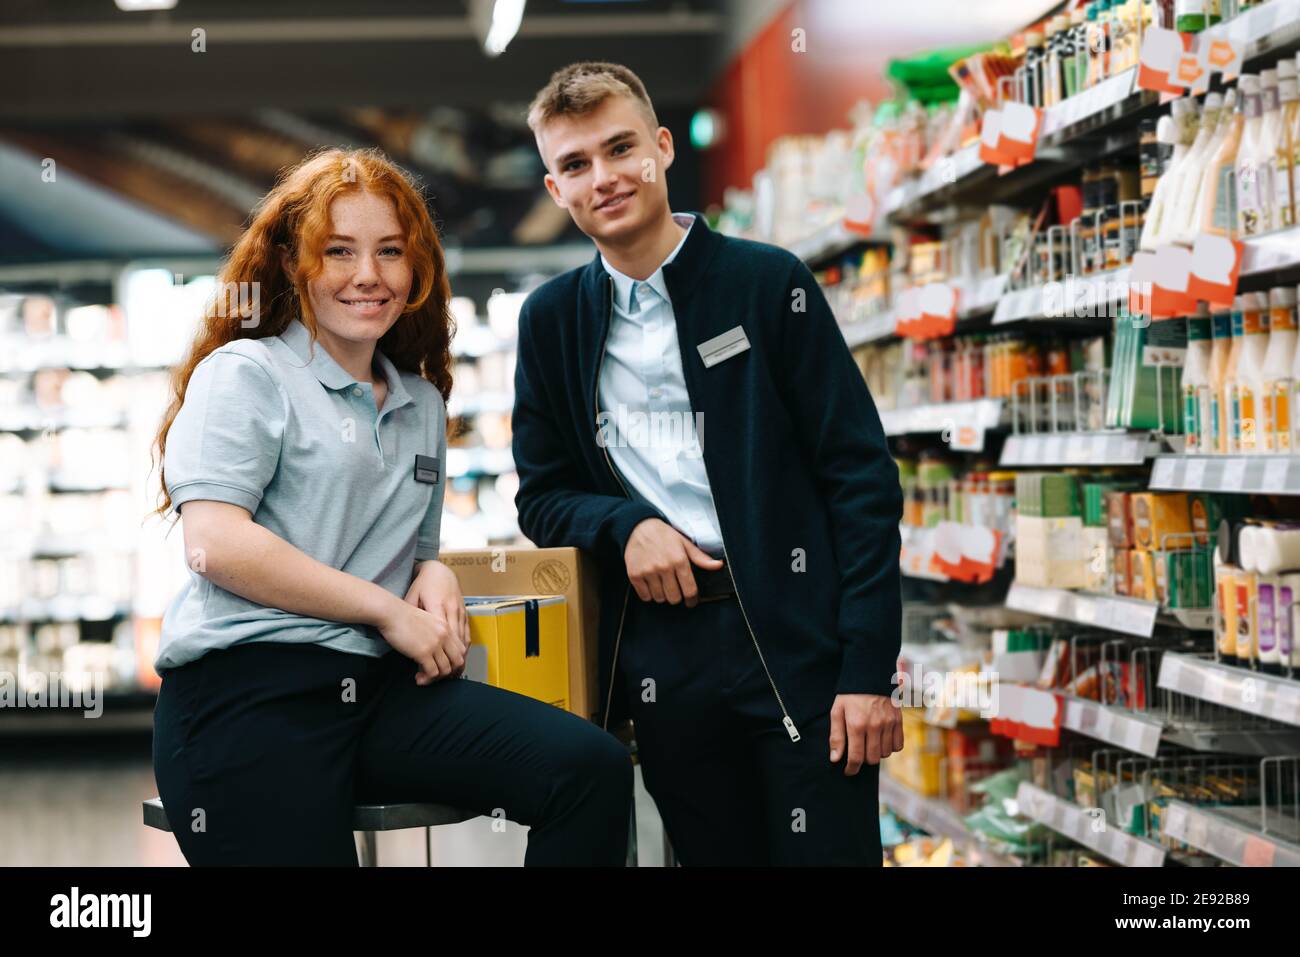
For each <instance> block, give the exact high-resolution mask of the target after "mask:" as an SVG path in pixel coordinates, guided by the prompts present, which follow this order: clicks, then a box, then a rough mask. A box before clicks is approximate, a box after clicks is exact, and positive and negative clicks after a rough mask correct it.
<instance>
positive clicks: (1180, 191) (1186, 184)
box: [1143, 93, 1224, 250]
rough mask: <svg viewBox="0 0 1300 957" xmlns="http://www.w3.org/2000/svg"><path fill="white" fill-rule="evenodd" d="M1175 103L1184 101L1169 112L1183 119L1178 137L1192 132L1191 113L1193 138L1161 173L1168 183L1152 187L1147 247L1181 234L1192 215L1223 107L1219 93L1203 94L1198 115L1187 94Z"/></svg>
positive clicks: (1163, 242) (1157, 244)
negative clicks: (1180, 157)
mask: <svg viewBox="0 0 1300 957" xmlns="http://www.w3.org/2000/svg"><path fill="white" fill-rule="evenodd" d="M1178 103H1187V104H1188V106H1187V107H1184V108H1183V109H1184V110H1186V111H1187V112H1186V113H1180V112H1177V111H1175V112H1174V114H1173V115H1174V117H1175V119H1177V118H1178V117H1180V116H1182V117H1184V118H1186V119H1187V123H1188V127H1187V129H1180V131H1179V137H1180V139H1181V138H1182V137H1183V136H1185V135H1188V134H1189V133H1190V132H1192V127H1193V119H1192V118H1193V117H1195V120H1194V132H1195V138H1194V139H1192V145H1191V146H1190V147H1189V148H1188V149H1187V151H1186V153H1184V154H1183V157H1182V159H1181V160H1179V161H1178V162H1173V161H1171V162H1170V166H1169V171H1168V173H1167V174H1166V175H1165V176H1162V177H1161V181H1162V182H1165V183H1168V186H1167V187H1164V186H1157V187H1156V199H1155V201H1153V203H1152V207H1153V212H1151V213H1149V214H1148V219H1149V221H1150V220H1154V222H1153V225H1152V235H1151V237H1150V245H1149V246H1144V247H1143V248H1145V249H1148V250H1153V249H1155V248H1156V247H1157V246H1161V245H1164V244H1165V243H1169V242H1173V241H1175V240H1177V239H1179V238H1180V237H1181V236H1182V235H1183V234H1184V232H1185V227H1184V224H1185V223H1187V222H1188V221H1189V220H1190V219H1191V217H1192V214H1193V209H1194V207H1195V205H1196V196H1197V191H1198V190H1199V188H1200V183H1201V178H1202V176H1203V175H1204V172H1205V164H1206V162H1207V161H1208V156H1209V152H1210V147H1211V144H1212V142H1213V141H1214V137H1215V133H1216V131H1217V130H1218V127H1219V123H1220V121H1221V115H1222V112H1223V108H1224V98H1223V95H1222V94H1219V93H1209V94H1207V95H1206V97H1205V102H1204V103H1203V104H1202V106H1201V112H1200V115H1199V116H1196V113H1195V107H1194V106H1193V105H1192V103H1193V101H1192V100H1191V99H1190V98H1184V99H1179V100H1175V101H1174V104H1175V105H1177V104H1178ZM1157 205H1158V209H1157V208H1156V207H1157Z"/></svg>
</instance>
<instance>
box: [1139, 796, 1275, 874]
mask: <svg viewBox="0 0 1300 957" xmlns="http://www.w3.org/2000/svg"><path fill="white" fill-rule="evenodd" d="M1262 816H1264V815H1263V814H1262V812H1261V809H1260V808H1237V807H1219V808H1207V807H1197V806H1196V805H1193V804H1188V803H1187V802H1185V801H1177V800H1175V801H1170V802H1169V804H1168V806H1166V808H1165V813H1164V819H1163V820H1162V822H1161V829H1162V831H1163V832H1164V833H1165V834H1166V835H1168V836H1169V837H1171V838H1174V839H1175V840H1179V841H1182V842H1183V843H1184V844H1190V845H1191V846H1192V847H1195V848H1197V849H1199V850H1202V851H1204V852H1205V853H1207V854H1210V855H1212V856H1214V857H1216V858H1218V859H1219V860H1221V861H1223V862H1224V863H1225V864H1231V865H1232V866H1234V867H1300V844H1297V843H1296V841H1297V840H1300V832H1298V831H1297V826H1296V821H1295V820H1294V819H1292V818H1278V817H1277V816H1272V817H1269V818H1268V821H1269V825H1270V828H1269V831H1270V832H1269V833H1265V832H1263V831H1261V830H1260V826H1261V823H1260V819H1261V817H1262ZM1274 831H1281V832H1282V833H1283V834H1285V835H1286V836H1285V837H1283V836H1280V835H1279V834H1277V833H1273V832H1274ZM1288 838H1289V839H1288Z"/></svg>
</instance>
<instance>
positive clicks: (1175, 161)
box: [1138, 94, 1219, 252]
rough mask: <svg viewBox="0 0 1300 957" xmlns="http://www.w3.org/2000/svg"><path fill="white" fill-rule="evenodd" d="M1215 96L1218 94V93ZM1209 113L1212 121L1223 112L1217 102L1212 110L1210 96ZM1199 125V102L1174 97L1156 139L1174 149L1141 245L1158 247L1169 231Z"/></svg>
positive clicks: (1154, 197)
mask: <svg viewBox="0 0 1300 957" xmlns="http://www.w3.org/2000/svg"><path fill="white" fill-rule="evenodd" d="M1211 96H1216V97H1217V94H1211ZM1205 113H1206V115H1207V117H1208V118H1209V121H1210V122H1213V121H1214V120H1215V119H1217V117H1218V115H1219V114H1218V107H1217V106H1216V107H1215V108H1214V109H1213V110H1211V108H1210V106H1209V101H1208V97H1207V105H1206V108H1205ZM1166 121H1168V122H1166ZM1199 129H1200V120H1199V118H1198V116H1197V113H1196V103H1195V101H1194V100H1193V99H1191V98H1190V97H1182V98H1181V99H1177V100H1174V102H1173V104H1172V109H1171V111H1170V114H1169V116H1163V117H1161V118H1160V122H1159V123H1158V124H1157V126H1156V140H1157V141H1158V142H1160V143H1162V144H1166V143H1167V144H1171V145H1172V147H1173V152H1172V153H1171V154H1170V157H1169V161H1168V163H1167V164H1166V165H1165V167H1164V170H1163V171H1162V172H1161V173H1160V177H1159V179H1158V180H1157V181H1156V184H1155V190H1154V192H1153V193H1152V195H1151V205H1150V206H1149V207H1148V208H1147V215H1146V220H1145V222H1143V224H1142V236H1141V238H1140V240H1139V241H1138V246H1139V248H1141V249H1145V250H1146V251H1148V252H1152V251H1154V250H1155V249H1156V247H1157V246H1159V245H1160V243H1161V237H1162V234H1164V233H1165V232H1167V231H1168V229H1167V223H1168V222H1169V221H1170V220H1171V219H1172V218H1173V217H1172V210H1173V207H1174V205H1175V203H1176V198H1177V196H1178V184H1179V183H1181V182H1182V179H1183V174H1184V173H1185V171H1186V170H1185V165H1184V164H1185V163H1186V162H1187V160H1188V157H1190V156H1191V155H1192V149H1193V147H1194V144H1195V142H1196V140H1197V137H1198V131H1199ZM1144 172H1145V171H1144Z"/></svg>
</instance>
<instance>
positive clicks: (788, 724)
mask: <svg viewBox="0 0 1300 957" xmlns="http://www.w3.org/2000/svg"><path fill="white" fill-rule="evenodd" d="M781 723H782V724H783V725H785V733H786V734H788V735H790V740H791V741H798V740H799V729H798V728H796V727H795V726H794V721H793V720H792V719H791V718H790V716H789V715H788V714H787V715H786V716H785V717H784V718H782V719H781Z"/></svg>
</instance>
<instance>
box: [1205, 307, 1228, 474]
mask: <svg viewBox="0 0 1300 957" xmlns="http://www.w3.org/2000/svg"><path fill="white" fill-rule="evenodd" d="M1210 334H1211V339H1210V383H1209V388H1208V390H1207V392H1208V397H1207V398H1208V404H1209V414H1208V416H1206V421H1205V423H1204V429H1205V431H1204V432H1203V433H1202V435H1201V442H1200V445H1201V448H1202V449H1203V450H1205V451H1206V452H1210V453H1221V452H1226V451H1228V419H1229V415H1228V403H1227V402H1226V401H1225V396H1226V392H1225V391H1224V388H1225V382H1226V379H1227V372H1228V356H1229V355H1230V354H1231V353H1232V310H1230V309H1223V308H1216V309H1215V310H1214V311H1213V312H1212V313H1211V314H1210Z"/></svg>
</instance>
